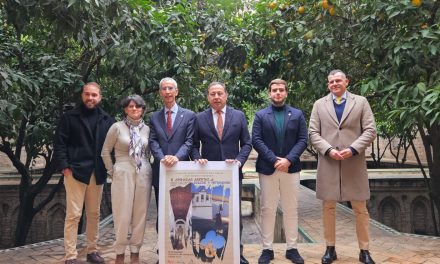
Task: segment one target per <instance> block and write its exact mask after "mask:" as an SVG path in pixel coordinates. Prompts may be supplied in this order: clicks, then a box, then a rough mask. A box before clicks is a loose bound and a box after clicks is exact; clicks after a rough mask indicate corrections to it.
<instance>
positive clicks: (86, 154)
mask: <svg viewBox="0 0 440 264" xmlns="http://www.w3.org/2000/svg"><path fill="white" fill-rule="evenodd" d="M81 99H82V104H81V105H79V106H78V107H76V108H74V109H72V110H70V111H68V112H66V113H65V114H64V115H63V116H62V117H61V120H60V123H59V125H58V128H57V131H56V135H55V142H54V157H55V162H56V164H57V168H58V169H59V170H60V171H62V174H63V176H64V186H65V188H66V219H65V223H64V249H65V253H66V260H65V263H66V264H76V263H78V261H77V255H78V252H77V250H76V242H77V234H78V223H79V220H80V218H81V214H82V209H83V204H85V212H86V218H87V223H86V237H87V261H88V262H91V263H104V259H103V258H102V257H101V256H100V255H99V254H98V248H97V241H98V234H99V233H98V226H99V216H100V205H101V197H102V188H103V184H104V183H105V181H106V177H107V173H106V170H105V167H104V163H103V161H102V159H101V149H102V146H103V144H104V140H105V137H106V134H107V131H108V130H109V128H110V126H111V125H112V124H113V122H114V120H113V118H112V117H110V116H109V115H108V114H107V113H106V112H104V110H102V108H101V107H100V102H101V99H102V97H101V87H100V86H99V84H97V83H95V82H90V83H87V84H86V85H84V86H83V88H82V92H81Z"/></svg>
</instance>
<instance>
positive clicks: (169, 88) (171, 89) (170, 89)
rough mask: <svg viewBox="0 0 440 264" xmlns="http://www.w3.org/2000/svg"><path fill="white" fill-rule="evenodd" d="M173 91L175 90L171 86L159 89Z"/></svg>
mask: <svg viewBox="0 0 440 264" xmlns="http://www.w3.org/2000/svg"><path fill="white" fill-rule="evenodd" d="M174 89H176V88H174V87H173V86H162V87H160V90H161V91H173V90H174Z"/></svg>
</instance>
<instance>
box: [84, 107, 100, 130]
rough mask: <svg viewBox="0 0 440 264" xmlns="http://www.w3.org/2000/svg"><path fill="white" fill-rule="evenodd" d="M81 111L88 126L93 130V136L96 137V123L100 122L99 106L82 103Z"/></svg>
mask: <svg viewBox="0 0 440 264" xmlns="http://www.w3.org/2000/svg"><path fill="white" fill-rule="evenodd" d="M80 109H81V113H82V116H83V117H84V119H85V120H86V124H87V126H88V127H89V128H90V131H91V132H92V136H93V137H95V133H96V125H97V123H98V116H99V112H98V107H94V108H91V109H90V108H87V107H86V106H85V105H84V104H81V108H80Z"/></svg>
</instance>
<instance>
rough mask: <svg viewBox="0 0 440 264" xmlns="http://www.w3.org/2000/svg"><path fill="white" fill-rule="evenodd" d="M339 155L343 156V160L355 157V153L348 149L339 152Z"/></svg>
mask: <svg viewBox="0 0 440 264" xmlns="http://www.w3.org/2000/svg"><path fill="white" fill-rule="evenodd" d="M339 155H341V156H342V158H343V159H348V158H350V157H351V156H353V152H352V151H351V149H350V148H346V149H343V150H341V151H339Z"/></svg>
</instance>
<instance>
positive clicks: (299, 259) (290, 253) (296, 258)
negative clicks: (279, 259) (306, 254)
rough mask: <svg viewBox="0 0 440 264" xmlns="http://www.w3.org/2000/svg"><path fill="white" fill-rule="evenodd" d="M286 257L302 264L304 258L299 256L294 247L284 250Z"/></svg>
mask: <svg viewBox="0 0 440 264" xmlns="http://www.w3.org/2000/svg"><path fill="white" fill-rule="evenodd" d="M286 259H289V260H290V261H292V262H293V263H295V264H304V259H303V258H302V257H301V255H300V254H299V252H298V250H297V249H296V248H291V249H288V250H286Z"/></svg>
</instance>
